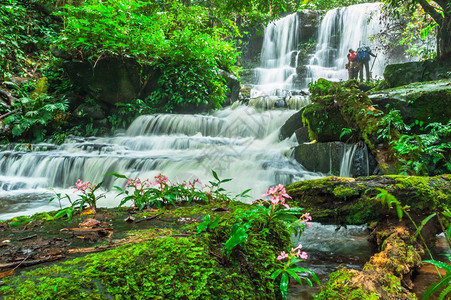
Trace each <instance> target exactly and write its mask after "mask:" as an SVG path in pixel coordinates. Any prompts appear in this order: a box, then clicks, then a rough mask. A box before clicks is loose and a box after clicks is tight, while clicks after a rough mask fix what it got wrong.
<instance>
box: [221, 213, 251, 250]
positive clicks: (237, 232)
mask: <svg viewBox="0 0 451 300" xmlns="http://www.w3.org/2000/svg"><path fill="white" fill-rule="evenodd" d="M251 225H252V220H249V221H248V222H246V223H243V224H240V223H235V224H233V225H232V229H231V232H230V238H229V239H228V240H227V241H226V242H225V244H224V247H225V249H226V251H225V252H226V254H227V255H230V253H231V251H232V249H233V248H235V247H236V246H238V245H241V244H243V243H245V242H246V240H247V237H248V234H247V231H248V230H249V228H250V227H251Z"/></svg>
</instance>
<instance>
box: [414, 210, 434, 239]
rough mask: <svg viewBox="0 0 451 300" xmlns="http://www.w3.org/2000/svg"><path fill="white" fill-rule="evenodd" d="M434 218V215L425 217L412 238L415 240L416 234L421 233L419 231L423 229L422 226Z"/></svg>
mask: <svg viewBox="0 0 451 300" xmlns="http://www.w3.org/2000/svg"><path fill="white" fill-rule="evenodd" d="M435 216H436V213H433V214H430V215H429V216H427V217H426V218H425V219H423V220H422V221H421V224H420V226H418V228H417V231H415V234H414V236H413V237H414V238H415V239H416V238H417V236H418V234H419V233H420V232H421V230H422V229H423V227H424V225H426V223H427V222H428V221H429V220H430V219H432V218H433V217H435Z"/></svg>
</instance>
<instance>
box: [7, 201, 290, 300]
mask: <svg viewBox="0 0 451 300" xmlns="http://www.w3.org/2000/svg"><path fill="white" fill-rule="evenodd" d="M218 206H221V205H218V204H216V205H213V204H212V205H206V206H205V207H202V208H200V207H197V205H193V206H187V207H182V208H176V209H172V208H169V209H161V210H159V211H158V212H152V213H160V214H162V215H163V216H166V217H174V219H177V218H179V217H186V216H189V215H192V216H195V217H196V218H201V217H202V215H205V214H207V213H209V214H217V215H218V216H220V217H221V222H220V224H219V226H218V227H216V228H215V229H213V230H209V231H208V232H206V233H202V234H199V235H194V234H191V233H190V231H189V230H187V229H186V227H183V225H182V226H178V227H177V226H175V227H174V226H172V225H171V223H168V228H150V229H144V230H138V229H135V230H131V231H128V232H127V235H128V237H132V238H133V239H146V240H147V241H143V242H139V243H135V244H131V245H126V246H121V247H118V248H115V249H112V250H108V251H104V252H101V253H96V254H91V255H87V256H85V257H80V258H75V259H71V260H68V261H66V262H63V263H59V264H55V265H52V266H48V267H44V268H38V269H35V270H33V271H27V272H22V273H21V274H19V275H17V276H12V277H8V278H5V279H4V283H5V285H4V286H3V287H2V288H1V289H0V294H1V295H3V296H4V297H5V298H6V299H61V298H67V299H79V298H80V297H83V298H88V299H110V298H116V299H194V298H196V299H247V298H254V297H255V294H256V293H257V294H258V295H260V296H261V298H267V299H274V298H275V295H276V287H275V286H274V282H273V280H272V279H271V278H270V274H271V272H272V271H273V266H274V264H275V256H276V254H277V253H280V251H281V250H283V249H286V248H287V247H288V246H289V245H290V234H289V232H288V230H287V228H286V227H285V225H283V224H282V223H280V222H279V221H277V220H276V221H274V222H273V223H272V226H271V227H270V229H269V230H265V231H261V228H260V227H259V224H260V223H259V222H258V220H256V221H255V222H253V224H252V227H251V228H250V229H249V232H248V235H249V236H248V239H247V240H246V242H245V243H244V244H242V245H240V246H237V247H236V248H234V250H233V251H232V252H231V254H230V255H225V254H224V253H223V251H221V249H222V248H223V245H224V243H225V241H226V240H227V239H228V237H229V236H230V231H231V225H232V224H234V223H235V222H236V221H239V220H241V218H242V212H243V211H245V210H248V209H249V208H250V207H251V206H250V205H249V204H244V203H240V202H230V203H228V206H227V207H225V206H224V205H222V206H221V207H224V208H226V209H227V210H226V211H220V212H217V211H212V209H213V208H216V207H218ZM139 217H143V215H140V216H139ZM165 224H166V223H165ZM197 224H198V223H194V224H191V226H193V227H192V228H191V231H194V229H195V227H196V225H197ZM172 227H174V228H172Z"/></svg>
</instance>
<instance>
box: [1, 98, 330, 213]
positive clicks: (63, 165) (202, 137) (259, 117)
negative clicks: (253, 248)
mask: <svg viewBox="0 0 451 300" xmlns="http://www.w3.org/2000/svg"><path fill="white" fill-rule="evenodd" d="M294 112H295V111H293V110H267V111H258V110H256V109H255V108H253V107H250V106H238V107H236V108H235V109H233V108H226V109H223V110H219V111H216V112H214V113H213V114H211V115H172V114H158V115H143V116H141V117H139V118H137V119H136V120H135V121H134V122H133V123H132V124H131V125H130V127H129V128H128V130H127V131H126V132H125V133H123V134H119V135H117V136H115V137H91V138H86V139H83V138H73V139H70V140H68V141H66V142H65V143H64V144H62V145H60V146H55V145H38V146H30V147H26V146H21V147H18V149H17V150H5V151H2V152H0V191H1V193H0V203H1V205H0V219H8V218H11V217H13V216H15V215H17V214H22V215H28V214H32V213H34V212H38V211H44V210H52V209H53V210H55V209H58V208H59V204H58V203H57V202H58V201H54V202H51V203H48V200H49V199H51V198H52V197H54V196H55V192H60V193H62V194H63V195H64V194H65V193H67V194H68V195H69V196H71V195H72V192H71V191H70V190H69V188H70V187H71V186H73V185H74V184H75V182H76V181H77V179H82V180H84V181H91V182H93V183H98V182H101V181H104V183H103V186H102V187H103V188H105V189H106V190H111V189H112V188H113V186H114V185H121V184H124V182H121V181H119V180H117V181H114V178H113V177H112V176H107V177H105V174H107V173H111V172H116V173H120V174H124V175H126V176H127V177H130V178H135V177H139V178H141V179H146V178H150V179H153V177H154V176H156V175H158V174H159V173H162V174H164V175H166V176H167V177H168V178H170V179H171V180H172V181H174V182H175V181H178V182H182V181H184V180H192V179H195V178H199V179H200V180H201V182H202V183H203V184H208V181H209V180H212V179H213V178H212V175H211V174H212V172H211V170H215V171H216V172H217V173H218V175H219V176H220V178H221V179H226V178H232V179H233V181H232V182H231V183H228V184H225V186H224V187H225V188H226V190H227V191H229V192H230V194H231V195H235V194H239V193H241V192H242V191H244V190H246V189H248V188H251V189H252V190H251V192H250V195H251V196H252V198H248V199H249V201H252V200H254V199H256V198H258V197H259V196H260V195H261V194H262V193H263V192H264V191H265V190H266V189H267V188H268V187H269V186H271V185H274V184H279V183H281V184H288V183H290V182H294V181H298V180H304V179H312V178H318V177H321V176H322V175H320V174H318V173H314V172H309V171H306V170H305V169H304V168H303V167H302V166H301V165H300V164H298V163H297V162H296V161H295V160H294V159H293V158H292V155H291V152H292V150H291V147H292V146H294V145H295V144H296V143H295V142H293V141H292V140H290V139H286V140H284V141H282V142H279V139H278V136H279V128H280V126H281V125H282V124H283V123H284V122H285V121H286V120H287V119H288V118H289V117H290V116H291V115H292V114H293V113H294ZM33 148H34V149H33ZM53 188H54V189H55V191H52V190H51V189H53ZM114 197H115V195H113V194H112V193H111V195H109V196H107V197H106V198H105V199H102V200H100V201H99V205H100V206H116V205H118V204H119V200H117V199H115V198H114Z"/></svg>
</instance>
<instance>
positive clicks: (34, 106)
mask: <svg viewBox="0 0 451 300" xmlns="http://www.w3.org/2000/svg"><path fill="white" fill-rule="evenodd" d="M13 107H14V108H16V110H15V112H14V113H13V114H11V115H10V116H8V117H6V118H5V119H4V121H3V123H4V124H5V125H7V124H9V125H10V126H11V134H12V136H13V137H15V138H17V137H22V138H26V137H32V138H33V139H34V140H35V141H37V142H40V141H43V140H44V138H45V135H46V133H47V130H50V131H55V130H57V129H60V128H61V126H62V125H63V124H65V123H66V122H67V114H66V111H67V109H68V107H69V106H68V101H67V100H66V99H65V98H64V97H63V98H62V99H60V100H59V101H55V99H53V98H52V97H51V96H48V95H46V94H42V95H39V96H38V97H37V98H36V99H33V98H29V97H23V98H21V99H19V101H18V102H17V103H14V105H13Z"/></svg>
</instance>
